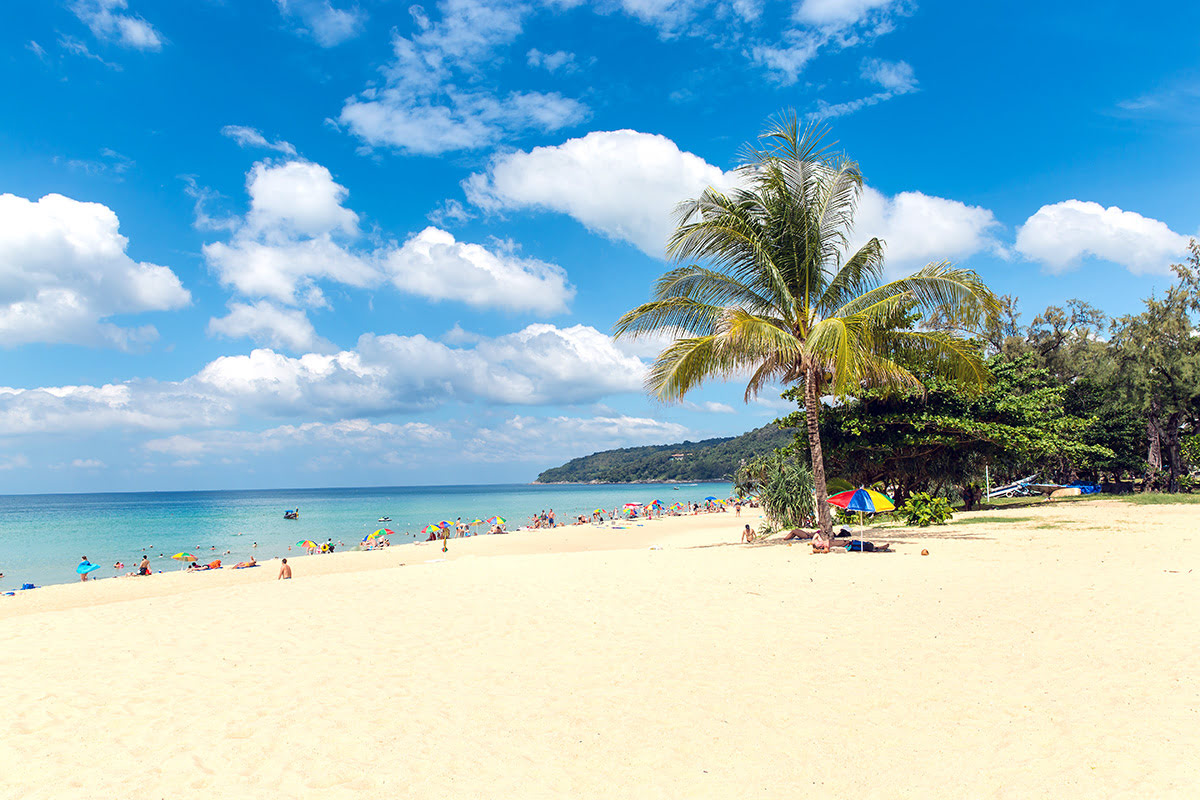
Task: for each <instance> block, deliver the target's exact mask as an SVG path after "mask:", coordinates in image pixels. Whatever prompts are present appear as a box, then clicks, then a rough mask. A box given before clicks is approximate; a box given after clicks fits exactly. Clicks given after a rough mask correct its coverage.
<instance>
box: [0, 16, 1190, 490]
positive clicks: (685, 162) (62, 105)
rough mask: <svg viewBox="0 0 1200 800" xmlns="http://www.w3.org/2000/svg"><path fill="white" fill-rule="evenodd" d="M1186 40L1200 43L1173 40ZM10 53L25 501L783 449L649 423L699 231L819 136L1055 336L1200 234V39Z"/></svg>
mask: <svg viewBox="0 0 1200 800" xmlns="http://www.w3.org/2000/svg"><path fill="white" fill-rule="evenodd" d="M1164 19H1169V20H1171V22H1170V24H1169V25H1164V24H1163V20H1164ZM7 23H8V24H6V25H5V26H4V28H3V30H0V45H2V47H3V50H2V55H0V70H2V71H3V79H2V80H0V100H2V101H3V104H4V108H5V109H6V113H5V114H4V116H3V118H2V121H0V334H2V336H0V343H2V344H3V349H2V350H0V359H3V366H4V377H3V378H2V379H0V491H12V492H26V491H103V490H123V489H186V488H240V487H274V486H330V485H360V484H419V483H475V482H508V481H524V480H529V479H532V478H533V477H534V476H535V475H536V474H537V472H539V471H540V470H541V469H543V468H545V467H548V466H552V465H555V464H558V463H561V462H562V461H564V460H566V459H568V458H571V457H574V456H577V455H583V454H586V453H590V452H593V451H595V450H598V449H605V448H609V447H617V446H627V445H638V444H646V443H652V442H669V441H676V440H680V439H684V438H690V439H698V438H704V437H708V436H714V435H730V434H736V433H740V432H742V431H744V430H747V429H749V428H752V427H755V426H757V425H760V424H763V423H764V422H766V421H768V420H769V419H771V418H773V417H774V416H775V415H776V414H777V413H778V411H779V410H780V407H781V404H780V403H779V402H778V401H777V400H776V399H775V398H774V397H772V396H765V397H763V398H762V399H761V400H760V401H758V402H752V403H750V404H746V403H743V402H742V397H741V395H742V391H741V387H740V386H737V385H733V384H731V385H714V386H711V387H708V388H706V389H705V390H704V391H702V392H700V393H698V394H697V395H696V396H695V397H694V398H692V399H691V400H690V401H689V402H688V403H686V404H684V405H682V406H664V405H661V404H659V403H656V402H653V401H651V400H648V399H647V398H646V397H645V396H644V394H643V393H642V392H641V390H640V385H641V377H642V371H643V370H644V369H645V365H646V364H647V363H648V360H649V359H650V358H651V357H652V355H653V343H649V344H646V343H642V344H629V343H625V342H614V341H613V340H612V339H611V338H610V337H609V335H608V334H609V331H610V330H611V326H612V323H613V321H614V320H615V319H616V317H617V316H618V315H619V314H620V313H622V312H623V311H625V310H627V309H628V308H629V307H631V306H632V305H634V304H636V303H637V302H640V301H642V300H644V299H645V298H646V297H647V294H648V289H649V285H650V282H651V281H652V280H653V279H654V277H656V276H657V275H658V274H659V273H661V271H662V270H663V269H664V267H665V263H664V261H663V260H662V258H661V250H662V243H663V241H664V238H665V236H666V232H667V231H668V230H669V218H668V214H669V210H670V208H671V206H672V205H673V203H674V202H676V201H678V200H682V199H684V198H686V197H689V196H692V195H695V194H696V193H698V192H699V191H701V190H702V189H703V188H704V187H705V186H708V185H710V184H714V185H726V182H727V181H728V180H729V175H728V171H729V170H730V169H731V168H732V167H733V166H734V165H735V164H736V158H737V153H738V150H739V147H740V146H741V145H742V144H743V143H745V142H746V141H748V140H750V139H751V138H753V137H754V135H755V134H756V133H757V132H758V131H759V130H761V128H762V127H763V124H764V121H765V120H766V119H767V118H768V117H770V116H771V115H773V114H775V113H777V112H779V111H781V110H783V109H786V108H793V109H795V110H796V111H797V112H798V113H799V114H801V115H803V116H805V118H806V119H808V120H811V121H819V122H823V123H824V124H827V125H829V126H830V129H831V135H832V137H834V138H836V140H837V141H838V142H839V146H841V147H843V148H845V149H846V150H847V151H848V152H849V154H850V155H852V156H853V157H854V158H856V159H857V160H858V161H859V162H860V164H861V166H862V169H863V172H864V174H865V176H866V181H867V186H866V189H865V191H864V195H863V198H862V202H861V206H860V212H859V217H858V226H857V230H856V234H857V235H860V236H862V237H863V238H864V239H865V238H866V237H869V236H872V235H874V236H879V237H881V238H883V239H884V240H885V241H886V243H887V252H888V261H889V269H890V270H891V271H892V272H893V273H894V274H900V273H903V272H904V271H906V270H910V269H912V268H915V267H917V266H921V265H923V264H924V263H926V262H927V261H931V260H941V259H943V258H949V259H952V260H954V261H956V262H958V263H960V264H964V265H968V266H971V267H973V268H975V269H976V270H978V271H979V272H980V273H981V274H983V275H984V277H985V278H986V279H987V280H988V282H989V283H990V284H991V285H992V286H993V288H995V289H996V290H997V291H999V292H1005V293H1011V294H1015V295H1017V296H1019V298H1020V308H1021V309H1022V310H1023V312H1025V314H1026V317H1027V318H1028V317H1030V316H1032V315H1033V314H1035V313H1037V312H1038V311H1040V310H1041V309H1043V308H1045V307H1046V306H1047V305H1049V304H1052V303H1062V302H1064V301H1065V300H1067V299H1068V298H1072V297H1078V298H1082V299H1085V300H1087V301H1089V302H1092V303H1094V304H1095V305H1098V306H1100V307H1101V308H1103V309H1104V310H1106V311H1108V312H1109V313H1111V314H1122V313H1129V312H1133V311H1136V310H1137V307H1138V305H1139V300H1140V298H1142V297H1144V296H1146V295H1147V294H1149V293H1150V292H1151V291H1154V290H1155V289H1161V288H1162V287H1164V286H1165V285H1167V283H1168V275H1169V272H1168V270H1167V266H1168V265H1169V264H1170V263H1172V262H1174V261H1178V260H1180V259H1181V254H1182V252H1183V249H1184V247H1185V245H1186V242H1187V239H1188V237H1190V236H1192V235H1194V234H1196V232H1197V230H1198V228H1200V208H1198V205H1200V201H1198V200H1197V193H1196V186H1197V183H1198V182H1197V171H1198V169H1200V155H1198V153H1200V150H1198V149H1197V148H1196V146H1195V142H1196V132H1197V126H1198V124H1200V64H1198V63H1197V61H1198V59H1197V57H1196V55H1195V53H1196V48H1195V31H1196V30H1197V29H1198V24H1197V23H1200V9H1198V8H1197V7H1195V6H1194V5H1193V4H1183V3H1180V4H1176V5H1175V6H1174V7H1173V8H1171V9H1160V10H1159V11H1157V12H1156V13H1154V14H1130V13H1129V12H1128V8H1127V7H1123V4H1119V3H1116V2H1110V3H1103V2H1100V3H1096V2H1092V3H1086V4H1085V3H1058V4H1050V5H1049V6H1047V5H1046V4H1041V3H1037V4H1034V3H1011V4H1003V6H1001V5H1000V4H996V5H994V6H988V7H985V6H984V5H983V4H963V3H951V2H893V1H891V0H798V1H797V2H791V3H785V2H773V1H772V0H733V2H729V1H728V0H610V1H609V2H602V3H584V2H578V0H544V2H528V3H520V2H484V1H483V0H450V1H446V2H440V3H429V4H426V5H424V6H420V5H407V4H405V3H400V2H393V1H391V0H358V2H357V3H354V2H350V0H329V2H326V1H325V0H237V1H236V2H235V0H196V2H190V3H165V2H151V1H150V0H60V1H48V2H43V3H25V4H21V5H20V6H19V7H18V8H16V9H15V10H10V13H9V15H8V19H7Z"/></svg>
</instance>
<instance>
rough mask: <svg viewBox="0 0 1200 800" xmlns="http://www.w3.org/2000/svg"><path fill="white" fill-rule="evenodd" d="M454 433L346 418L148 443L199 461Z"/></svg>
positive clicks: (357, 447) (409, 441)
mask: <svg viewBox="0 0 1200 800" xmlns="http://www.w3.org/2000/svg"><path fill="white" fill-rule="evenodd" d="M448 438H449V434H448V433H447V432H445V431H443V430H441V429H439V428H436V427H434V426H433V425H429V424H428V423H424V422H407V423H403V424H396V423H391V422H371V421H369V420H365V419H343V420H338V421H337V422H305V423H303V424H300V425H280V426H278V427H275V428H269V429H268V430H265V431H237V430H222V431H205V432H203V433H198V434H190V435H176V436H168V437H166V438H162V439H151V440H150V441H148V442H146V443H145V444H144V445H143V447H145V449H146V450H148V451H150V452H151V453H162V454H164V455H168V456H172V457H176V458H188V459H192V460H196V459H197V457H198V456H206V455H216V454H229V453H255V454H258V453H264V452H281V451H284V450H289V449H292V448H298V447H311V446H313V445H320V446H322V447H336V448H338V449H350V450H354V451H358V452H363V451H373V452H391V451H395V450H397V449H399V448H406V447H412V446H414V445H429V444H435V443H438V442H444V441H446V440H447V439H448Z"/></svg>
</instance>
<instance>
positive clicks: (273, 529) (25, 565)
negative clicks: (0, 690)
mask: <svg viewBox="0 0 1200 800" xmlns="http://www.w3.org/2000/svg"><path fill="white" fill-rule="evenodd" d="M731 491H732V487H731V486H730V484H728V483H701V484H678V485H664V484H617V485H604V486H575V485H566V486H534V485H528V484H511V485H496V486H416V487H404V486H397V487H375V488H364V489H272V490H247V491H220V492H129V493H119V494H42V495H4V496H0V573H3V574H4V576H3V577H2V578H0V591H8V590H11V589H19V588H20V587H21V585H22V584H25V583H32V584H35V585H38V586H41V585H44V584H48V583H67V582H71V581H75V580H78V577H77V575H76V574H75V566H76V565H77V564H78V563H79V559H80V556H87V557H88V559H89V560H91V562H92V563H93V564H99V565H101V568H100V569H99V570H97V571H96V572H94V573H93V574H92V577H93V579H96V578H100V579H103V578H106V577H109V576H112V575H116V574H124V573H125V572H128V571H131V570H133V569H134V568H135V567H136V566H137V564H138V562H139V561H140V560H141V557H142V553H143V551H145V552H146V553H148V554H149V555H150V562H151V564H152V565H153V567H154V569H155V571H158V570H160V569H161V570H164V571H169V570H176V569H179V568H180V562H177V561H172V560H171V559H170V556H171V555H173V554H174V553H178V552H180V551H187V552H191V553H195V554H196V555H197V556H198V557H200V559H201V560H203V561H210V560H212V559H214V558H220V559H221V560H222V561H223V562H224V563H227V564H230V563H234V562H236V561H241V560H244V559H246V558H248V557H249V556H251V555H253V556H255V557H256V558H257V559H259V560H260V561H264V560H266V559H269V558H274V557H276V556H286V555H288V552H289V551H288V547H289V546H291V547H292V548H293V550H292V551H291V552H292V554H293V555H298V554H299V553H298V550H297V548H296V547H295V545H296V543H297V542H299V541H302V540H304V539H312V540H313V541H317V542H324V541H326V540H327V539H333V541H334V542H339V541H340V542H343V543H344V545H345V547H346V548H350V547H354V546H356V545H357V544H358V543H359V542H360V541H361V540H362V538H363V537H364V536H366V535H367V534H368V533H370V532H371V531H374V530H376V529H377V528H380V527H386V528H390V529H391V530H393V531H395V534H396V535H394V536H392V537H391V539H392V543H393V544H402V543H404V542H407V541H413V540H415V539H416V538H418V534H417V531H419V530H420V529H421V528H423V527H425V526H426V525H428V524H429V523H431V522H437V521H439V520H444V519H448V520H451V521H453V520H455V519H456V518H458V517H461V518H462V519H463V520H464V521H468V522H469V521H471V520H473V519H476V518H479V519H486V518H488V517H491V516H497V515H498V516H501V517H504V518H505V519H506V520H507V521H508V528H509V529H510V530H511V529H515V528H517V527H520V526H521V525H523V524H526V523H528V521H529V518H530V517H531V516H533V515H534V514H537V513H539V512H541V511H542V510H549V509H554V512H555V515H556V516H557V518H558V521H559V522H560V523H562V522H569V521H571V520H572V519H574V517H575V516H577V515H579V514H590V513H591V512H592V510H593V509H596V508H608V509H611V508H614V507H618V506H620V505H622V504H624V503H628V502H639V503H648V502H650V501H652V500H662V501H663V502H664V503H666V504H667V505H670V504H672V503H676V502H685V501H703V500H704V498H705V497H709V496H713V497H722V498H723V497H728V496H729V494H730V492H731ZM292 508H299V509H300V518H299V519H297V520H286V519H284V518H283V512H284V511H285V510H287V509H292ZM384 516H387V517H391V522H387V523H382V524H381V523H379V522H378V519H379V518H380V517H384ZM481 527H482V526H481ZM420 538H421V539H424V538H425V537H424V536H420ZM255 545H257V546H255ZM226 550H229V551H231V552H230V553H229V554H228V555H226V554H225V551H226ZM118 561H120V562H123V563H124V564H125V569H122V570H116V569H114V568H113V564H114V563H116V562H118Z"/></svg>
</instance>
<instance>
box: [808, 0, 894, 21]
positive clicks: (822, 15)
mask: <svg viewBox="0 0 1200 800" xmlns="http://www.w3.org/2000/svg"><path fill="white" fill-rule="evenodd" d="M898 5H901V3H899V2H897V0H803V2H801V3H800V5H799V6H798V7H797V8H796V12H795V17H796V19H797V20H799V21H800V22H805V23H808V24H810V25H818V26H822V27H846V26H849V25H856V24H858V23H860V22H863V21H864V20H866V19H867V18H868V17H869V16H870V15H871V14H873V13H878V12H881V11H886V10H888V9H890V8H893V7H895V6H898Z"/></svg>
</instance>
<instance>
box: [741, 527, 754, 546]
mask: <svg viewBox="0 0 1200 800" xmlns="http://www.w3.org/2000/svg"><path fill="white" fill-rule="evenodd" d="M742 541H743V542H747V543H749V542H753V541H754V531H752V530H750V525H749V524H747V525H746V527H745V528H743V529H742Z"/></svg>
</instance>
